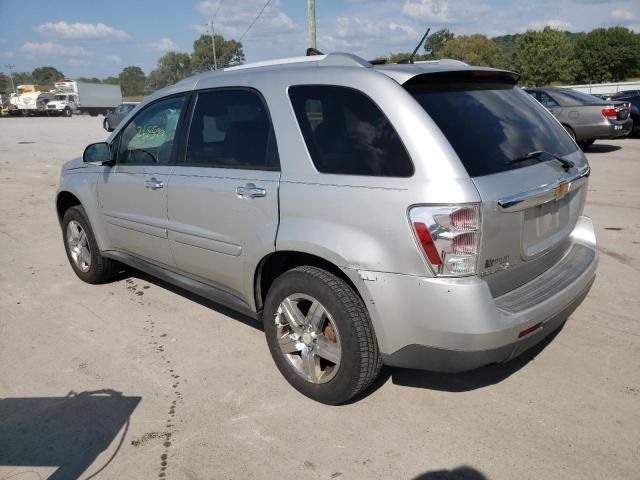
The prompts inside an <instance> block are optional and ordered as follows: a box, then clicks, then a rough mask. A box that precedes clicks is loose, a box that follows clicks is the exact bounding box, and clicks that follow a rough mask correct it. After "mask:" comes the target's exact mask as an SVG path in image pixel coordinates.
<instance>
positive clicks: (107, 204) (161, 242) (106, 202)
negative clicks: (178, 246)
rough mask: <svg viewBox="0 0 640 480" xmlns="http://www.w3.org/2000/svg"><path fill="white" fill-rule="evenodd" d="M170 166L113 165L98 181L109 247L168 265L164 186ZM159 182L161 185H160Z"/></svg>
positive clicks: (169, 261)
mask: <svg viewBox="0 0 640 480" xmlns="http://www.w3.org/2000/svg"><path fill="white" fill-rule="evenodd" d="M172 168H173V167H172V166H169V165H167V166H150V165H116V166H114V167H113V168H111V169H108V170H105V172H104V174H103V175H102V176H101V177H100V179H99V181H98V197H99V198H98V200H99V204H100V208H101V212H102V216H103V220H104V223H105V227H106V229H107V233H108V238H109V248H110V249H116V250H121V251H125V252H128V253H131V254H134V255H136V256H140V257H144V258H146V259H148V260H152V261H155V262H159V263H162V264H165V265H171V264H172V263H173V260H172V258H171V254H170V251H169V244H168V240H167V187H168V183H169V177H170V173H171V169H172ZM160 185H161V186H160Z"/></svg>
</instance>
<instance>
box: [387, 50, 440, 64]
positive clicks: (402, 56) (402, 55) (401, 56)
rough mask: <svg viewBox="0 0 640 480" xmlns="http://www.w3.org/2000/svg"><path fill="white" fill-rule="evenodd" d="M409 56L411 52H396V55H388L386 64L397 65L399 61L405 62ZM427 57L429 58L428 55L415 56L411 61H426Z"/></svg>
mask: <svg viewBox="0 0 640 480" xmlns="http://www.w3.org/2000/svg"><path fill="white" fill-rule="evenodd" d="M410 56H411V52H397V53H390V54H389V56H388V57H386V58H387V63H398V62H399V61H400V60H407V59H408V58H409V57H410ZM428 57H429V56H428V55H416V56H415V57H413V60H414V61H419V60H427V59H428ZM382 58H384V57H382Z"/></svg>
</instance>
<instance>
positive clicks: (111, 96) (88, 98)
mask: <svg viewBox="0 0 640 480" xmlns="http://www.w3.org/2000/svg"><path fill="white" fill-rule="evenodd" d="M55 88H56V90H55V98H54V99H53V101H51V102H49V104H48V105H47V113H49V114H50V115H65V116H71V114H73V113H88V114H89V115H91V116H92V117H95V116H97V115H98V114H103V115H104V114H105V113H107V111H109V110H112V109H114V108H115V107H116V106H118V105H119V104H120V103H121V102H122V92H121V91H120V85H105V84H102V83H85V82H77V81H75V80H65V81H63V82H56V83H55Z"/></svg>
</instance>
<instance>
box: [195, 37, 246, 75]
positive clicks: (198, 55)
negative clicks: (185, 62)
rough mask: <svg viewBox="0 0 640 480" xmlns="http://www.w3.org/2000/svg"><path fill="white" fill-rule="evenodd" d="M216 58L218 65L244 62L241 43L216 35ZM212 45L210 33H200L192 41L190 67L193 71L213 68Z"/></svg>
mask: <svg viewBox="0 0 640 480" xmlns="http://www.w3.org/2000/svg"><path fill="white" fill-rule="evenodd" d="M215 38H216V59H217V62H218V66H219V67H220V66H228V65H240V64H241V63H243V62H244V52H243V50H242V43H240V42H236V41H235V40H225V39H224V37H223V36H222V35H216V36H215ZM213 65H214V62H213V47H212V45H211V35H201V36H200V38H198V39H197V40H196V41H195V42H193V54H192V55H191V67H192V68H193V71H194V72H200V71H203V70H211V69H213Z"/></svg>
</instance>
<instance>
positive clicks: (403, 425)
mask: <svg viewBox="0 0 640 480" xmlns="http://www.w3.org/2000/svg"><path fill="white" fill-rule="evenodd" d="M101 123H102V117H99V118H90V117H74V118H70V119H67V118H12V119H0V479H8V478H12V479H13V478H18V479H20V480H27V479H40V478H47V477H48V476H49V475H51V474H53V475H52V476H50V477H48V478H55V479H61V478H77V477H80V478H89V477H92V476H93V475H94V474H96V473H98V474H97V475H96V476H95V477H92V478H109V479H111V478H113V479H125V478H136V479H139V478H140V479H141V478H167V479H169V478H170V479H288V478H310V479H316V478H317V479H336V478H338V479H365V478H366V479H377V478H380V479H391V478H393V479H396V478H399V479H417V478H420V479H453V478H465V479H472V480H480V479H491V480H494V479H496V480H498V479H556V478H557V479H604V478H620V479H633V478H636V479H638V478H640V468H639V467H640V463H639V462H640V460H639V459H640V324H639V320H640V314H639V313H638V312H639V311H640V287H639V286H640V255H639V254H638V248H639V247H638V245H639V244H640V188H639V187H638V185H639V184H640V139H623V140H615V141H599V142H596V144H595V145H594V146H593V147H592V148H591V149H590V150H589V152H588V157H589V161H590V162H591V166H592V171H593V174H592V176H591V181H590V185H589V190H590V196H589V201H588V205H587V208H586V214H587V215H590V216H592V217H593V219H594V222H595V225H596V230H597V235H598V239H599V242H600V251H601V263H600V269H599V273H598V277H597V279H596V283H595V285H594V287H593V289H592V291H591V293H590V294H589V296H588V297H587V299H586V300H585V302H584V303H583V304H582V306H580V308H579V309H578V310H577V311H576V312H575V313H574V314H573V315H572V317H571V318H570V320H569V321H568V323H567V324H566V326H565V327H564V328H563V329H562V330H561V331H560V332H559V334H557V335H556V336H555V338H554V339H553V340H552V341H551V342H550V343H548V344H546V345H545V347H544V348H543V349H537V350H536V351H534V352H532V353H531V354H530V355H525V356H524V357H522V358H520V359H518V360H516V361H515V362H512V363H511V364H507V365H503V366H491V367H486V368H484V369H481V370H478V371H475V372H471V373H468V374H462V375H455V376H454V375H441V374H433V373H426V372H415V371H408V370H401V369H386V370H385V371H384V372H383V376H382V377H381V379H380V381H379V382H378V383H377V384H376V388H375V389H374V390H373V391H371V392H370V393H369V395H367V396H366V397H364V398H361V399H359V400H358V401H357V402H354V403H352V404H349V405H346V406H341V407H329V406H324V405H321V404H318V403H315V402H313V401H311V400H308V399H307V398H305V397H303V396H301V395H300V394H298V393H297V392H296V391H295V390H294V389H293V388H291V387H290V386H289V385H288V384H287V383H286V381H285V380H284V379H283V378H282V377H281V376H280V374H279V373H278V371H277V369H276V367H275V365H274V364H273V362H272V360H271V357H270V356H269V352H268V350H267V347H266V343H265V340H264V336H263V333H262V331H261V330H260V326H259V325H257V324H256V323H254V322H253V321H251V320H250V319H247V318H245V317H242V316H239V315H237V314H234V313H231V312H229V311H227V310H225V309H223V308H222V307H218V306H216V305H215V304H213V303H211V302H208V301H206V300H202V299H198V298H197V297H195V296H193V295H190V294H188V293H185V292H184V291H181V290H179V289H176V288H174V287H171V286H169V285H167V284H164V283H162V282H159V281H157V280H154V279H152V278H150V277H147V276H146V275H144V274H141V273H135V272H133V273H131V276H127V277H124V278H122V279H120V280H118V281H115V282H113V283H110V284H106V285H100V286H92V285H87V284H84V283H82V282H81V281H80V280H79V279H78V278H77V277H76V276H75V275H74V273H73V271H72V270H71V268H70V267H69V266H68V264H67V259H66V256H65V253H64V249H63V246H62V241H61V233H60V230H59V227H58V224H57V219H56V215H55V209H54V193H55V186H56V181H57V178H58V174H59V170H60V166H61V165H62V163H63V162H64V161H66V160H68V159H70V158H72V157H74V156H78V155H80V154H81V151H82V149H83V147H84V146H85V145H86V144H88V143H90V142H93V141H100V140H102V139H104V138H105V137H106V135H107V134H106V132H104V130H103V129H102V127H101ZM9 459H11V460H9ZM54 472H55V473H54Z"/></svg>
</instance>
